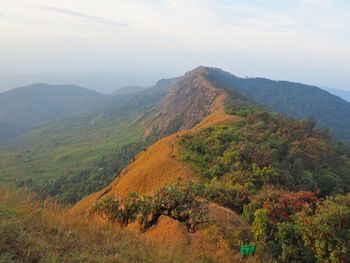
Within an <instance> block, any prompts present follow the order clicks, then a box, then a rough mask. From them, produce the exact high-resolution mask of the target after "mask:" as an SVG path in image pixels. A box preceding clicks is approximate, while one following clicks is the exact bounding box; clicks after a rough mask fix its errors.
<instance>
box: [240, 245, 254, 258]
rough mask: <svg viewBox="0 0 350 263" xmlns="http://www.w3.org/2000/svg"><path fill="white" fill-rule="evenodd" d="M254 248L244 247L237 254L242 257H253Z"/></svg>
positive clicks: (250, 246) (252, 246)
mask: <svg viewBox="0 0 350 263" xmlns="http://www.w3.org/2000/svg"><path fill="white" fill-rule="evenodd" d="M255 249H256V247H255V246H254V245H245V246H241V247H240V248H239V254H240V255H243V256H253V255H254V253H255Z"/></svg>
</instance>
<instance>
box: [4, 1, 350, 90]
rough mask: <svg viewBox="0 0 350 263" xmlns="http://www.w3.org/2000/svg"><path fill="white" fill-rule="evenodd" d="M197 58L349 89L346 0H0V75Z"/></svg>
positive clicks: (171, 70)
mask: <svg viewBox="0 0 350 263" xmlns="http://www.w3.org/2000/svg"><path fill="white" fill-rule="evenodd" d="M198 65H207V66H216V67H220V68H223V69H225V70H228V71H230V72H232V73H234V74H236V75H239V76H264V77H269V78H273V79H287V80H293V81H298V82H304V83H310V84H317V85H324V86H333V87H336V88H343V89H346V88H347V89H349V90H350V85H349V83H350V1H349V0H240V1H238V0H138V1H137V0H0V73H30V72H43V71H52V72H62V71H79V72H84V71H85V72H89V71H116V72H122V73H131V72H137V73H141V74H147V73H159V74H160V75H163V76H164V77H168V76H175V75H178V74H182V73H183V72H185V71H186V70H189V69H191V68H193V67H196V66H198Z"/></svg>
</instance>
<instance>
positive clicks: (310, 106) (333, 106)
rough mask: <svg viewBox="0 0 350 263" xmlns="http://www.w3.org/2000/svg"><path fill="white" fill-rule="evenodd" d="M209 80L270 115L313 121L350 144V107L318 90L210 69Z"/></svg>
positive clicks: (316, 88) (348, 104) (296, 84)
mask: <svg viewBox="0 0 350 263" xmlns="http://www.w3.org/2000/svg"><path fill="white" fill-rule="evenodd" d="M206 78H207V79H208V80H209V81H211V82H213V83H214V84H215V85H218V86H219V87H222V88H226V89H229V90H235V91H241V93H242V94H243V95H245V96H247V97H248V98H249V99H251V100H253V101H255V102H257V103H258V104H260V105H263V106H266V107H267V108H268V109H269V110H271V111H276V112H280V113H283V114H284V115H286V116H290V117H294V118H298V119H304V118H308V117H311V118H314V119H315V120H317V122H318V125H319V127H326V128H329V129H330V130H331V132H332V134H333V135H334V136H335V138H336V139H338V140H345V141H346V142H350V103H349V102H347V101H345V100H343V99H341V98H339V97H337V96H335V95H332V94H330V93H329V92H327V91H324V90H322V89H320V88H318V87H315V86H309V85H304V84H300V83H294V82H288V81H273V80H269V79H264V78H239V77H236V76H234V75H232V74H230V73H227V72H224V71H222V70H220V69H215V68H207V74H206Z"/></svg>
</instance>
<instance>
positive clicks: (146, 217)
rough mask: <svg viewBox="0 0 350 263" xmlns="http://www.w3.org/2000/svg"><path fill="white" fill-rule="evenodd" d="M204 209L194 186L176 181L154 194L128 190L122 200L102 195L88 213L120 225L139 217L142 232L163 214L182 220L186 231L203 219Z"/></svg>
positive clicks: (205, 217) (204, 215) (193, 228)
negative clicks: (148, 194) (129, 191)
mask: <svg viewBox="0 0 350 263" xmlns="http://www.w3.org/2000/svg"><path fill="white" fill-rule="evenodd" d="M207 210H208V209H207V206H206V204H205V202H204V201H203V200H200V190H199V188H198V187H196V186H195V185H194V184H193V183H188V184H184V183H182V182H180V181H177V182H175V183H173V184H170V185H167V186H164V187H162V188H161V189H159V190H158V191H157V192H156V193H155V195H154V196H140V195H138V194H136V193H131V194H129V195H128V196H127V198H125V199H124V200H115V199H112V198H105V199H103V200H102V201H100V202H98V203H97V204H96V205H94V206H93V207H92V209H91V210H90V212H91V213H92V214H98V215H100V216H102V217H103V218H105V219H106V220H108V221H109V222H112V223H113V222H118V223H119V224H120V225H121V226H126V225H128V224H129V223H131V222H134V221H135V220H136V219H139V222H140V228H141V230H142V231H146V230H148V229H149V228H150V227H151V226H153V225H154V224H156V223H157V222H158V219H159V217H160V216H162V215H165V216H169V217H171V218H173V219H175V220H178V221H180V222H183V223H184V224H185V225H186V227H187V229H188V231H190V232H195V231H196V229H197V226H198V224H200V223H203V222H205V221H206V219H207Z"/></svg>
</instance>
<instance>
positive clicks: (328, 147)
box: [180, 108, 350, 262]
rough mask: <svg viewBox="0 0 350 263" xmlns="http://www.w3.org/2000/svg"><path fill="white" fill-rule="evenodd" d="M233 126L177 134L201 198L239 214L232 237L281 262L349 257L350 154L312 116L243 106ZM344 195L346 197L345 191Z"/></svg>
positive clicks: (331, 260) (343, 259) (330, 260)
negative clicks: (198, 180) (237, 227)
mask: <svg viewBox="0 0 350 263" xmlns="http://www.w3.org/2000/svg"><path fill="white" fill-rule="evenodd" d="M241 113H242V115H243V116H246V117H245V118H244V119H243V120H242V121H241V123H240V124H238V125H235V126H230V125H223V126H219V127H213V128H207V129H205V130H202V131H200V132H198V133H195V134H189V135H185V136H183V137H182V139H181V141H180V145H181V147H182V158H183V160H185V161H187V162H189V163H191V164H192V165H193V166H194V167H195V168H197V169H198V171H199V173H200V174H201V175H202V184H203V186H202V188H203V189H204V190H203V197H205V198H206V199H208V200H211V201H214V202H216V203H219V204H221V205H224V206H226V207H229V208H231V209H233V210H234V211H236V212H237V213H239V214H241V215H242V218H243V219H244V221H245V222H246V225H245V226H243V227H242V228H241V229H240V230H238V231H237V233H233V234H232V235H233V236H234V237H232V238H233V240H234V243H235V244H236V245H237V244H240V243H241V244H244V243H249V242H254V243H257V244H259V247H260V248H262V249H261V250H263V251H267V253H268V254H269V255H273V256H274V258H276V259H277V260H278V261H280V262H316V261H318V262H347V261H349V260H350V249H349V248H350V224H349V222H350V220H349V219H350V217H349V216H350V194H347V193H348V192H350V158H349V156H350V155H349V151H348V148H347V147H346V145H344V144H340V143H333V142H332V141H331V139H330V136H329V135H328V132H327V131H325V130H321V129H317V128H315V122H314V121H312V120H304V121H297V120H293V119H287V118H284V117H282V116H281V115H279V114H275V113H267V112H265V111H263V110H260V109H255V110H254V109H252V108H248V109H247V111H245V112H242V111H241ZM346 194H347V195H346Z"/></svg>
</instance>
